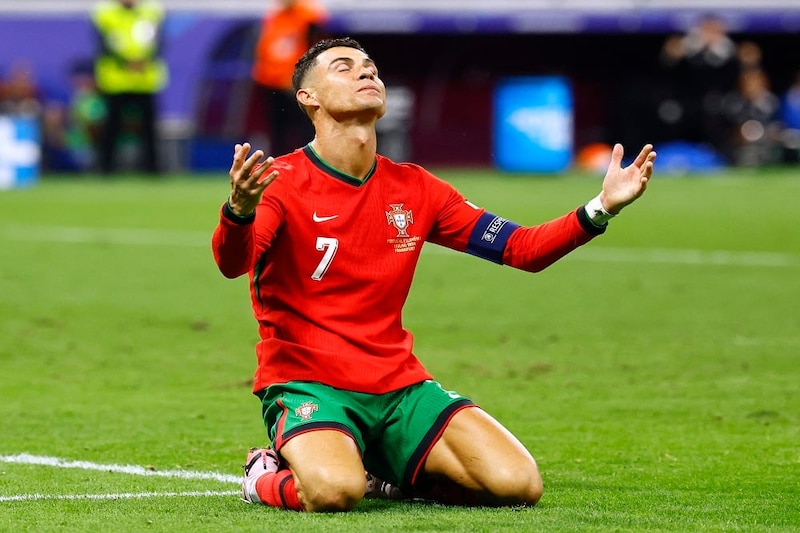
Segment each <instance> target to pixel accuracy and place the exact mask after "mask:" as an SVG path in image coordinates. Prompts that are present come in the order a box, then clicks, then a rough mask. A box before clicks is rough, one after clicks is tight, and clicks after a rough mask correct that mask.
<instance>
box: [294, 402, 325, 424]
mask: <svg viewBox="0 0 800 533" xmlns="http://www.w3.org/2000/svg"><path fill="white" fill-rule="evenodd" d="M314 411H319V406H318V405H317V404H315V403H313V402H304V403H302V404H301V405H300V407H298V408H297V409H295V410H294V414H295V416H299V417H300V419H301V420H304V421H305V420H311V415H313V414H314Z"/></svg>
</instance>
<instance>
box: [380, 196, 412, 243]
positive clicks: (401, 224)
mask: <svg viewBox="0 0 800 533" xmlns="http://www.w3.org/2000/svg"><path fill="white" fill-rule="evenodd" d="M389 207H391V208H392V210H391V211H386V223H387V224H390V225H392V226H394V227H395V229H396V230H397V236H398V237H409V234H408V226H409V224H413V223H414V216H413V215H412V214H411V209H403V204H389Z"/></svg>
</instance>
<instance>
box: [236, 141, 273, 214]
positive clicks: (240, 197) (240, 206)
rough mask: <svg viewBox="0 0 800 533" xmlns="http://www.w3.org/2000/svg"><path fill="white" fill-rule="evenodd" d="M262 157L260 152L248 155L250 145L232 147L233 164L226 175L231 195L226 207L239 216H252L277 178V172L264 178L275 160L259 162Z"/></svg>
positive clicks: (262, 153)
mask: <svg viewBox="0 0 800 533" xmlns="http://www.w3.org/2000/svg"><path fill="white" fill-rule="evenodd" d="M248 156H249V157H248ZM263 157H264V152H263V151H261V150H256V151H255V152H253V153H252V154H250V143H243V144H237V145H236V146H235V147H234V151H233V164H232V165H231V170H230V172H229V173H228V174H229V175H230V178H231V195H230V198H228V205H229V206H230V208H231V211H233V212H234V213H235V214H237V215H239V216H247V215H250V214H252V213H253V212H254V211H255V210H256V206H257V205H258V203H259V202H260V201H261V195H262V194H263V193H264V191H265V190H266V188H267V187H269V184H270V183H272V182H273V181H275V178H277V177H278V171H277V170H273V171H272V172H270V173H269V174H267V176H266V177H264V175H265V174H266V173H267V171H268V170H269V169H270V167H272V163H273V162H274V161H275V159H274V158H273V157H271V156H270V157H268V158H267V159H266V160H265V161H263V162H260V161H261V159H262V158H263ZM259 162H260V163H259Z"/></svg>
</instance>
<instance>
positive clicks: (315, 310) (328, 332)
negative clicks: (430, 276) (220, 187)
mask: <svg viewBox="0 0 800 533" xmlns="http://www.w3.org/2000/svg"><path fill="white" fill-rule="evenodd" d="M273 168H274V169H276V170H278V171H279V172H280V175H279V177H278V179H277V180H275V182H273V183H272V184H271V185H270V186H269V187H268V188H267V190H266V191H265V193H264V195H263V198H262V201H261V203H260V204H259V206H258V208H257V209H256V213H255V216H254V217H247V218H240V217H237V216H236V215H234V214H233V213H232V212H231V211H230V210H229V209H228V207H227V204H225V205H223V208H222V212H221V216H220V222H219V225H218V226H217V228H216V230H215V232H214V235H213V238H212V248H213V251H214V257H215V259H216V261H217V264H218V266H219V268H220V270H221V271H222V273H223V274H224V275H226V276H227V277H237V276H239V275H242V274H244V273H246V272H248V273H249V276H250V282H251V283H250V292H251V300H252V305H253V311H254V314H255V318H256V320H257V321H258V327H259V334H260V337H261V340H260V341H259V343H258V345H257V347H256V353H257V357H258V368H257V370H256V372H255V382H254V391H258V390H261V389H263V388H265V387H267V386H269V385H271V384H274V383H282V382H287V381H315V382H321V383H325V384H328V385H331V386H333V387H337V388H341V389H346V390H351V391H357V392H366V393H372V394H379V393H385V392H389V391H392V390H396V389H399V388H402V387H405V386H408V385H411V384H413V383H418V382H420V381H423V380H426V379H430V378H431V375H430V374H429V373H428V372H427V370H425V368H424V367H423V365H422V364H421V363H420V361H419V360H418V359H417V357H416V356H415V355H414V354H413V352H412V346H413V337H412V335H411V333H410V332H409V331H407V330H406V329H404V328H403V326H402V322H401V313H402V308H403V305H404V304H405V301H406V298H407V296H408V292H409V289H410V286H411V281H412V278H413V275H414V270H415V268H416V265H417V261H418V260H419V257H420V252H421V251H422V246H423V243H424V242H426V241H430V242H434V243H437V244H441V245H443V246H447V247H449V248H452V249H455V250H458V251H466V252H469V253H472V254H473V255H477V256H480V257H484V258H486V259H489V260H492V261H495V262H497V263H507V264H511V265H512V266H516V267H518V268H524V269H527V270H540V269H541V268H544V267H545V266H547V265H548V264H550V263H552V262H553V261H555V260H556V259H558V258H559V257H561V256H563V255H564V254H565V253H567V252H569V251H570V250H572V249H574V248H575V247H576V246H578V245H580V244H583V243H584V242H586V241H588V240H589V239H591V238H592V237H593V236H594V235H595V234H599V233H602V231H603V229H604V228H596V229H592V228H593V226H592V225H591V223H589V222H588V219H586V218H585V215H581V212H582V208H581V209H579V210H578V211H575V212H572V213H570V214H568V215H565V216H564V217H561V218H559V219H556V220H555V221H552V222H549V223H547V224H543V225H540V226H536V227H533V228H522V227H519V226H518V225H517V224H514V223H513V222H510V221H508V220H505V219H503V218H501V217H497V216H495V215H492V214H490V213H487V212H486V211H484V210H483V209H481V208H478V207H476V206H474V205H473V204H471V203H469V202H467V201H466V199H465V198H464V197H463V196H462V195H461V194H460V193H459V192H458V191H457V190H456V189H455V188H453V187H452V186H451V185H449V184H448V183H447V182H445V181H443V180H441V179H439V178H437V177H435V176H433V175H432V174H430V173H429V172H427V171H426V170H425V169H423V168H422V167H420V166H417V165H413V164H397V163H394V162H392V161H391V160H389V159H387V158H385V157H382V156H380V155H378V156H377V157H376V161H375V165H374V167H373V169H372V170H371V171H370V173H369V175H368V176H367V177H366V179H364V180H363V181H360V180H357V179H355V178H353V177H351V176H348V175H346V174H343V173H341V172H339V171H337V170H336V169H334V168H332V167H330V166H329V165H327V164H326V163H325V162H324V161H322V160H321V159H320V158H319V157H318V156H317V155H316V154H315V152H314V151H313V150H312V149H311V147H310V146H306V147H305V148H304V149H302V150H297V151H295V152H293V153H291V154H288V155H286V156H282V157H279V158H277V159H276V160H275V163H274V165H273ZM579 219H580V220H579Z"/></svg>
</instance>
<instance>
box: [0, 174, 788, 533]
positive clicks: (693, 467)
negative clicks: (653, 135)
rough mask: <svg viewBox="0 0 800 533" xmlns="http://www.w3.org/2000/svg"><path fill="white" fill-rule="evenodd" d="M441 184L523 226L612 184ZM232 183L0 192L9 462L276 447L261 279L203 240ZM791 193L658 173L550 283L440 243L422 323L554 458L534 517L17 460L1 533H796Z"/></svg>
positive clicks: (167, 461) (766, 178)
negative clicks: (343, 510) (263, 393)
mask: <svg viewBox="0 0 800 533" xmlns="http://www.w3.org/2000/svg"><path fill="white" fill-rule="evenodd" d="M441 175H442V177H445V178H447V179H449V180H451V181H452V182H453V183H454V184H456V185H457V186H458V187H459V188H460V189H461V190H462V191H463V192H464V193H465V194H466V195H467V196H468V197H469V198H470V199H471V200H473V201H474V202H475V203H478V204H480V205H483V206H485V207H487V208H489V209H490V210H492V211H494V212H496V213H498V214H501V215H504V216H506V217H508V218H512V219H514V220H516V221H518V222H521V223H526V224H533V223H536V222H539V221H542V220H544V219H546V218H550V217H554V216H557V215H560V214H561V213H563V212H566V211H567V210H570V209H573V208H574V207H576V206H577V205H579V204H580V203H582V202H583V201H585V200H588V199H589V198H590V197H591V196H592V195H594V194H595V193H596V192H597V190H598V188H599V185H600V179H599V178H598V177H593V176H574V175H573V176H562V177H530V176H503V175H497V174H493V173H490V172H480V171H464V172H458V171H443V172H441ZM227 188H228V179H227V176H226V175H224V173H223V174H221V175H219V176H201V177H194V178H192V177H188V176H183V177H178V176H176V177H170V178H166V179H163V180H148V179H134V178H125V179H120V180H114V181H103V180H100V179H91V178H80V179H78V178H69V177H58V178H56V177H46V178H45V179H43V180H42V181H41V182H40V183H39V184H38V185H36V186H35V187H33V188H30V189H25V190H10V191H2V192H0V213H2V215H0V257H2V261H0V265H2V266H1V267H0V456H3V457H9V456H15V455H18V454H23V453H27V454H31V455H34V456H50V457H58V458H61V459H63V460H66V461H89V462H92V463H97V464H102V465H139V466H142V467H145V468H148V469H150V470H152V471H174V470H191V471H200V472H216V473H220V474H226V475H229V476H237V475H238V474H239V472H240V464H241V463H242V461H243V456H244V454H245V451H246V449H247V448H248V447H249V446H252V445H255V444H260V443H262V442H263V439H264V436H263V435H264V430H263V428H262V426H261V422H260V418H259V406H258V403H257V401H256V400H255V398H254V397H252V396H251V394H250V391H249V380H250V377H251V375H252V371H253V365H254V362H255V358H254V355H253V344H254V342H255V340H256V330H255V324H254V321H253V318H252V316H251V313H250V308H249V300H248V293H247V284H246V281H245V280H244V279H237V280H234V281H230V280H226V279H224V278H223V277H222V276H221V275H220V274H219V273H218V271H217V270H216V266H215V265H214V263H213V259H212V257H211V253H210V247H209V240H210V234H211V231H212V230H213V228H214V226H215V224H216V221H217V210H218V208H219V205H220V203H221V202H222V201H223V200H224V198H225V196H226V195H227ZM798 198H800V176H799V175H798V172H797V171H796V170H795V169H785V170H772V171H740V172H735V173H733V172H732V173H728V174H724V175H715V176H685V177H668V176H657V177H656V178H655V179H654V180H653V182H652V183H651V187H650V190H649V191H648V193H647V194H646V195H645V197H644V198H642V200H641V201H640V202H639V203H638V204H636V205H634V206H631V207H630V208H629V209H628V210H626V211H625V212H624V213H623V214H622V215H621V216H620V217H619V218H618V219H617V220H614V221H613V222H612V224H611V228H610V229H609V231H608V233H607V234H606V235H604V236H603V237H601V238H600V239H598V240H596V241H594V242H592V243H590V244H589V245H588V246H586V247H585V248H584V249H581V250H578V251H577V252H576V253H575V254H574V255H572V256H569V257H567V258H566V259H564V260H563V261H561V262H560V263H558V264H556V265H555V266H553V267H551V268H550V269H548V270H547V271H545V272H543V273H541V274H536V275H530V274H526V273H522V272H517V271H514V270H512V269H509V268H506V267H499V266H496V265H492V264H489V263H486V262H483V261H480V260H477V259H474V258H472V257H467V256H462V255H459V254H455V253H449V252H444V251H439V250H437V249H435V248H434V247H426V253H425V254H424V257H423V260H422V264H421V267H420V269H419V271H418V274H417V276H416V280H415V286H414V288H413V290H412V293H411V297H410V301H409V303H408V306H407V309H406V313H405V319H406V325H407V326H408V327H409V328H411V329H412V331H413V332H414V333H415V336H416V351H417V353H418V355H419V357H420V358H421V359H422V360H423V361H424V362H425V363H426V365H427V366H428V367H429V369H430V370H431V371H432V372H433V373H434V375H435V376H436V377H437V378H438V379H439V380H440V381H442V382H443V384H444V385H445V386H447V387H448V388H452V389H456V390H458V391H459V392H461V393H462V394H467V395H470V396H471V397H473V398H474V399H475V400H476V401H478V402H479V403H480V404H481V405H482V406H484V407H485V408H486V409H487V410H488V411H489V412H491V413H492V414H493V415H495V417H496V418H498V419H499V420H501V421H502V422H503V423H505V424H506V425H507V426H508V427H509V428H510V429H511V430H512V431H513V432H515V433H516V434H517V435H518V436H519V437H520V438H521V439H522V441H523V442H524V443H525V444H526V446H528V448H529V449H530V450H531V452H532V453H533V454H534V456H535V457H536V458H537V460H538V461H539V464H540V468H541V470H542V475H543V478H544V482H545V496H544V498H543V499H542V501H541V502H540V504H539V505H538V506H537V507H536V508H534V509H522V510H509V509H458V508H447V507H442V506H437V505H426V504H420V503H414V504H408V503H385V502H363V503H362V504H360V505H359V507H358V508H357V509H356V510H355V511H354V512H352V513H348V514H344V515H309V514H299V513H291V512H281V511H276V510H273V509H267V508H262V507H256V506H247V505H244V504H242V503H241V502H240V501H239V500H238V498H237V497H236V496H220V495H210V496H196V497H187V496H154V497H147V498H140V499H126V498H117V499H104V500H88V499H53V496H57V495H60V496H75V495H107V494H119V495H124V494H126V493H145V492H153V493H168V492H176V493H181V492H184V491H214V492H225V491H235V490H236V489H237V485H236V483H235V482H225V481H215V480H187V479H173V478H165V477H155V476H137V475H132V474H126V473H117V472H109V471H94V470H84V469H67V468H56V467H53V466H36V465H30V464H17V463H9V462H0V531H209V532H211V531H213V532H216V531H237V532H238V531H287V532H289V531H291V532H296V531H347V532H350V531H486V532H494V531H509V532H516V531H675V532H686V531H787V532H788V531H797V530H800V505H798V501H800V303H799V302H800V283H799V282H798V279H800V232H798V230H797V202H798ZM31 494H39V495H41V496H42V497H43V498H44V499H39V500H30V499H27V500H22V501H3V499H4V498H5V500H8V498H9V497H14V496H26V495H31Z"/></svg>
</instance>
